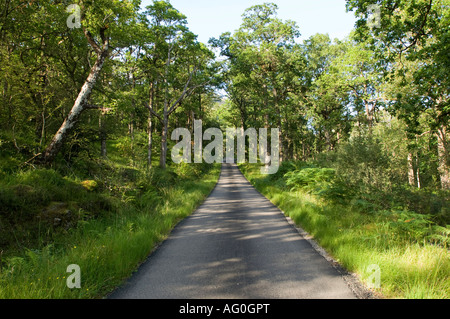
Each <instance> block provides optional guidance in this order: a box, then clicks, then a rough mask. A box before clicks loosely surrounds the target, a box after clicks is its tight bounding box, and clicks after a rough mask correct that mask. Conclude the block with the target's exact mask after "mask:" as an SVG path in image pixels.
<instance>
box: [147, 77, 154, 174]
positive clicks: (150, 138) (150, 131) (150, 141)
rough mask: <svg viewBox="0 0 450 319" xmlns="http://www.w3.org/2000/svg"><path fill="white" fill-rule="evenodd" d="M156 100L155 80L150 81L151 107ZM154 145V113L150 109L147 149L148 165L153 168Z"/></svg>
mask: <svg viewBox="0 0 450 319" xmlns="http://www.w3.org/2000/svg"><path fill="white" fill-rule="evenodd" d="M153 102H154V87H153V82H152V83H150V98H149V103H150V107H151V108H153V106H154V105H153V104H154V103H153ZM152 147H153V115H152V112H151V111H150V110H149V112H148V151H147V163H148V167H149V168H152Z"/></svg>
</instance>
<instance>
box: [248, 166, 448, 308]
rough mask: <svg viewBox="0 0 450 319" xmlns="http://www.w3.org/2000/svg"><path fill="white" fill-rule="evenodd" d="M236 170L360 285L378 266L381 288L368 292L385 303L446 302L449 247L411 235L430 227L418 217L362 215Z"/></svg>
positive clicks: (255, 169) (252, 170) (255, 171)
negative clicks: (400, 300) (394, 300)
mask: <svg viewBox="0 0 450 319" xmlns="http://www.w3.org/2000/svg"><path fill="white" fill-rule="evenodd" d="M240 168H241V170H242V172H243V173H244V175H245V176H246V177H247V179H248V180H249V181H250V182H251V183H252V184H253V185H254V186H255V187H256V188H257V189H258V190H259V191H260V192H261V193H262V194H264V195H265V196H266V197H267V198H268V199H269V200H271V201H272V202H273V203H274V204H275V205H277V206H278V207H279V208H280V209H281V210H282V211H283V212H285V214H286V215H288V216H290V217H291V218H292V220H293V221H294V222H295V223H296V224H298V225H300V226H301V227H302V228H304V229H305V230H306V231H307V232H309V233H310V234H311V235H312V236H313V237H314V238H315V239H316V240H317V241H318V242H319V244H320V245H321V246H322V247H323V248H324V249H325V250H327V251H328V252H329V253H330V254H331V255H332V256H333V258H335V259H336V260H337V261H339V262H340V264H341V265H342V266H343V267H345V268H346V269H347V270H349V271H351V272H354V273H356V274H357V275H358V276H359V277H360V279H361V281H362V282H365V283H368V281H369V279H370V278H371V275H372V273H370V272H368V267H369V266H370V265H378V266H379V267H380V271H381V276H380V279H381V285H380V288H374V289H373V290H374V291H375V292H376V293H377V294H379V295H381V296H383V297H385V298H406V299H427V298H430V299H447V298H449V296H450V294H449V293H450V278H449V275H450V260H449V254H448V248H447V247H446V246H445V245H437V244H432V243H430V242H429V241H425V240H423V239H422V237H421V236H416V234H418V233H419V231H420V230H423V232H426V231H427V230H428V228H427V227H429V226H427V225H426V223H423V222H421V220H420V216H418V215H413V218H410V219H406V218H403V215H402V214H403V213H402V212H384V213H380V212H361V209H358V207H357V205H354V204H352V203H349V204H336V203H332V202H330V201H326V200H324V199H323V198H320V197H318V196H314V195H311V194H308V193H305V192H304V191H291V190H289V189H287V188H286V187H282V186H281V185H280V183H279V180H275V182H274V181H273V180H272V181H270V180H269V179H268V177H266V176H262V175H261V174H260V171H259V166H258V165H250V164H244V165H241V166H240ZM272 178H273V177H272ZM408 216H410V215H408ZM414 223H416V224H415V225H414ZM417 238H420V239H419V240H417Z"/></svg>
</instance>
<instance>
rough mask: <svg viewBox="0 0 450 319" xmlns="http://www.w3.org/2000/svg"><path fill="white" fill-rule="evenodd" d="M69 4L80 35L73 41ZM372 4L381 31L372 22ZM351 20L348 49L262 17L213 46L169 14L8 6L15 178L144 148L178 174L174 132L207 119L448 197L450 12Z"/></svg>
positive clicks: (399, 11)
mask: <svg viewBox="0 0 450 319" xmlns="http://www.w3.org/2000/svg"><path fill="white" fill-rule="evenodd" d="M71 4H76V5H78V6H79V8H80V11H79V12H80V15H81V16H80V21H81V24H80V26H79V28H77V27H72V28H70V27H68V23H67V18H68V16H69V14H70V13H68V12H67V10H66V9H67V7H68V6H69V5H71ZM374 4H375V5H378V6H379V8H380V11H379V14H380V23H379V25H378V26H373V25H371V24H370V23H368V22H369V21H370V20H371V19H372V18H373V17H372V16H371V14H370V10H369V7H370V6H371V5H374ZM346 5H347V9H348V10H349V11H354V12H355V14H357V16H358V20H357V23H356V25H355V28H354V30H353V32H352V33H351V34H350V35H349V36H348V37H347V38H346V39H343V40H337V39H334V40H333V39H331V38H330V37H329V36H328V35H326V34H316V35H314V36H312V37H310V38H309V39H307V40H305V41H303V42H301V41H299V38H300V35H301V27H299V26H298V25H297V23H296V22H294V21H290V20H287V21H283V20H281V19H280V18H278V16H277V9H278V7H277V5H276V4H273V3H264V4H261V5H256V6H253V7H251V8H249V9H247V10H246V11H245V12H244V14H243V16H242V24H241V26H240V28H239V29H238V30H237V31H235V32H234V33H231V32H227V33H224V34H222V35H221V36H220V37H219V38H213V39H211V40H210V41H209V43H208V44H204V43H201V42H199V41H198V40H197V36H196V35H195V34H193V33H192V32H191V31H190V30H189V29H188V27H187V17H186V16H185V15H183V14H182V13H181V12H180V11H179V10H177V9H176V8H174V7H173V6H172V4H170V2H169V1H154V2H153V3H152V4H151V5H149V6H147V7H146V8H141V6H140V1H137V0H127V1H109V0H108V1H107V0H96V1H92V0H91V1H89V0H79V1H39V0H31V1H21V0H4V1H2V6H1V10H0V43H1V46H0V60H1V65H0V70H1V72H0V86H1V90H2V91H1V98H0V123H1V130H0V149H1V152H2V154H1V157H2V158H3V163H6V164H4V165H6V166H7V165H10V166H14V165H23V164H24V163H25V165H28V164H29V165H35V164H36V163H43V164H46V165H51V164H52V163H54V162H55V161H56V160H63V161H66V162H70V161H71V160H72V159H73V158H74V157H76V156H80V154H83V152H84V154H87V156H88V157H90V158H99V157H100V158H101V157H107V142H108V141H109V140H111V139H120V138H121V137H122V136H127V138H128V140H127V142H126V143H125V144H124V145H123V147H124V148H126V149H128V150H129V151H130V154H134V152H137V150H136V149H137V148H139V152H140V153H139V154H140V155H141V156H142V154H143V150H144V149H145V153H146V154H145V159H146V162H147V166H148V167H151V166H152V158H154V157H155V155H159V166H160V167H162V168H164V167H166V163H167V158H168V154H167V153H168V152H167V150H168V143H169V140H170V138H169V131H170V129H173V128H176V127H187V128H190V129H193V123H194V120H196V119H202V120H204V121H205V122H206V123H207V125H211V126H212V125H215V126H218V125H233V126H235V127H244V129H246V128H249V127H260V128H269V127H272V128H275V127H276V128H278V129H279V131H280V143H279V145H280V156H281V160H282V161H289V160H308V159H311V158H314V159H317V158H319V157H320V156H331V155H329V154H333V152H334V153H336V152H339V150H341V151H342V150H344V149H346V148H347V149H348V148H349V147H357V150H356V151H357V152H359V154H372V155H373V154H375V155H376V154H379V153H381V152H384V153H383V154H386V158H383V159H381V158H378V157H377V158H376V160H377V161H378V162H377V163H375V164H374V165H382V164H380V163H382V162H383V161H386V163H389V165H387V166H386V167H385V168H386V170H387V167H388V168H389V171H390V174H391V175H393V176H394V175H395V176H396V178H397V179H398V182H399V183H400V182H406V183H408V184H409V185H411V186H412V187H416V188H421V187H426V186H430V187H433V188H442V189H448V188H449V185H450V176H449V161H450V160H449V131H448V122H449V121H448V116H449V87H450V85H449V79H448V74H449V70H450V62H449V55H448V52H449V51H450V50H449V49H450V48H449V38H450V33H449V32H450V28H449V25H450V24H449V12H450V10H449V1H448V0H419V1H414V2H411V1H403V0H401V1H391V0H379V1H375V0H347V1H346ZM217 89H223V90H225V92H226V97H225V98H220V96H219V95H218V93H217ZM355 143H356V144H355ZM357 143H359V144H357ZM97 145H99V149H98V150H97ZM370 150H372V153H370ZM94 152H96V153H94ZM155 153H156V154H155ZM327 154H328V155H327ZM375 155H374V156H375ZM369 157H371V156H369ZM375 157H376V156H375ZM375 157H374V158H372V159H373V160H374V161H375ZM362 160H363V161H364V160H365V161H367V160H370V158H367V156H366V158H363V159H362ZM8 163H9V164H8ZM348 163H351V161H350V159H349V162H348ZM348 165H350V164H348ZM354 165H358V163H357V162H355V163H354ZM368 165H369V164H368ZM368 178H369V179H370V178H376V176H373V174H372V176H371V177H370V176H369V177H368Z"/></svg>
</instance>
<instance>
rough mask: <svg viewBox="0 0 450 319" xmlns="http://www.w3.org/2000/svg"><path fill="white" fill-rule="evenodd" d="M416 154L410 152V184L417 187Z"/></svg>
mask: <svg viewBox="0 0 450 319" xmlns="http://www.w3.org/2000/svg"><path fill="white" fill-rule="evenodd" d="M414 166H415V165H414V156H413V154H412V153H411V152H409V153H408V183H409V185H410V186H413V187H416V179H415V173H414Z"/></svg>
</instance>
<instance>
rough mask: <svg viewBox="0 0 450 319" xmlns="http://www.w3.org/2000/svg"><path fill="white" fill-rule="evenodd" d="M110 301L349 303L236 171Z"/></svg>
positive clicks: (344, 290) (225, 174) (228, 171)
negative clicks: (304, 301) (318, 301)
mask: <svg viewBox="0 0 450 319" xmlns="http://www.w3.org/2000/svg"><path fill="white" fill-rule="evenodd" d="M108 298H111V299H310V298H314V299H328V298H330V299H331V298H333V299H340V298H343V299H353V298H355V295H354V294H353V293H352V291H351V290H350V288H349V287H348V286H347V284H346V283H345V282H344V280H343V278H342V277H341V275H340V274H339V273H338V271H337V270H335V269H334V268H333V267H332V266H331V265H330V264H329V263H328V262H327V261H326V260H325V258H323V257H322V256H321V255H319V254H318V253H317V252H316V251H315V250H314V249H313V248H312V246H311V245H310V244H309V243H308V242H307V241H306V240H305V239H303V238H302V237H301V236H300V235H299V233H298V232H297V231H296V230H295V229H294V228H293V227H292V226H291V225H289V223H288V222H287V220H286V219H285V218H284V216H283V215H282V213H281V212H280V210H278V208H277V207H275V206H274V205H273V204H272V203H271V202H270V201H269V200H267V199H266V198H265V197H263V196H262V195H261V194H259V193H258V192H257V191H256V190H255V189H254V188H253V187H252V186H251V184H250V183H249V182H248V181H247V180H246V179H245V178H244V176H243V175H242V173H241V172H240V171H239V169H238V168H237V166H236V165H232V164H223V169H222V173H221V176H220V179H219V182H218V184H217V185H216V187H215V189H214V190H213V192H212V193H211V195H210V196H209V198H208V199H207V200H206V201H205V202H204V204H203V205H202V206H200V207H199V208H198V209H197V211H196V212H195V213H194V214H193V215H192V216H190V217H188V218H187V219H185V220H184V221H182V222H181V223H180V224H179V225H178V226H177V227H176V228H175V229H174V230H173V232H172V234H171V235H170V237H169V238H168V239H167V240H166V241H165V242H163V243H162V244H161V246H160V247H159V248H158V249H157V250H156V251H155V252H154V253H153V254H152V255H151V256H150V257H149V258H148V259H147V261H146V262H145V263H144V264H142V266H141V267H140V268H139V270H138V271H137V272H136V273H135V275H133V276H132V277H131V278H130V279H129V280H128V281H127V282H126V283H125V284H124V285H123V286H122V287H120V288H119V289H117V290H116V291H115V292H113V293H112V294H111V295H110V296H109V297H108Z"/></svg>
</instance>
